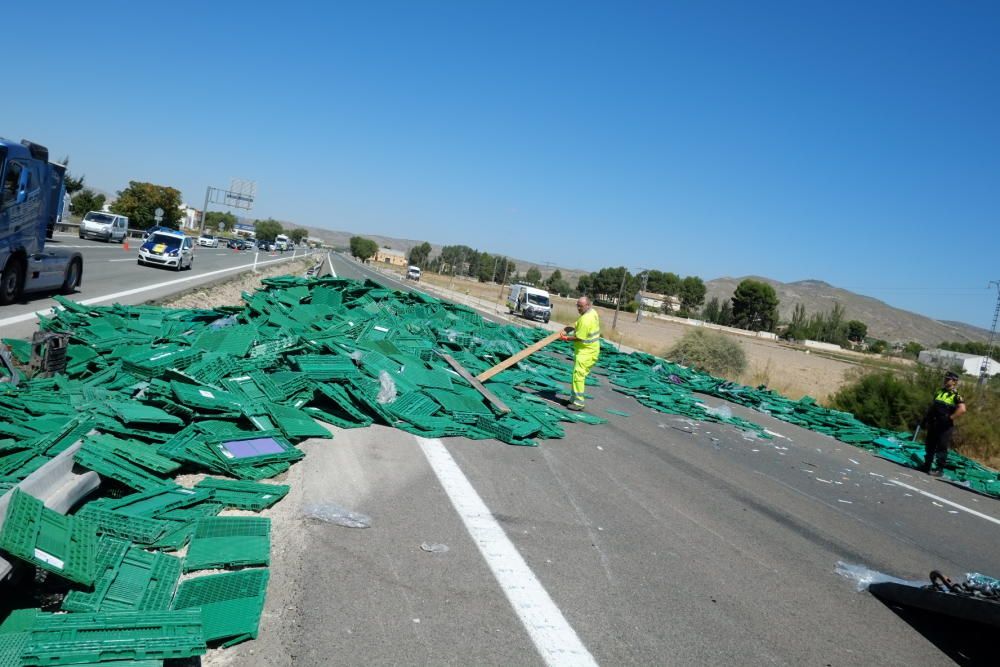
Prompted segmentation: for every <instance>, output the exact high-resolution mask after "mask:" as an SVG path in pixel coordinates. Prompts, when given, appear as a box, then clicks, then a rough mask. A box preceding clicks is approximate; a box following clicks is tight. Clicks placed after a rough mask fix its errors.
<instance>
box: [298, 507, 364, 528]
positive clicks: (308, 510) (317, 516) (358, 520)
mask: <svg viewBox="0 0 1000 667" xmlns="http://www.w3.org/2000/svg"><path fill="white" fill-rule="evenodd" d="M302 516H304V517H305V518H307V519H314V520H316V521H322V522H324V523H332V524H335V525H337V526H343V527H344V528H371V525H372V519H371V517H370V516H368V515H367V514H362V513H361V512H354V511H352V510H349V509H347V508H344V507H341V506H340V505H337V504H336V503H312V504H310V505H306V506H305V507H304V508H303V509H302Z"/></svg>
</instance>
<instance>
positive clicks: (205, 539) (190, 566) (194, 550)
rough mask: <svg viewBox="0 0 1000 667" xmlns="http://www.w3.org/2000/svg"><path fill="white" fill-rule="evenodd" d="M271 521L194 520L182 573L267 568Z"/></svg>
mask: <svg viewBox="0 0 1000 667" xmlns="http://www.w3.org/2000/svg"><path fill="white" fill-rule="evenodd" d="M270 536H271V520H270V519H266V518H263V517H252V516H220V517H208V518H204V519H198V521H196V522H195V526H194V536H193V537H192V538H191V544H190V545H189V546H188V552H187V557H186V558H185V560H184V571H185V572H191V571H193V570H205V569H209V568H224V567H242V566H249V565H267V564H268V563H269V562H270V558H271V537H270Z"/></svg>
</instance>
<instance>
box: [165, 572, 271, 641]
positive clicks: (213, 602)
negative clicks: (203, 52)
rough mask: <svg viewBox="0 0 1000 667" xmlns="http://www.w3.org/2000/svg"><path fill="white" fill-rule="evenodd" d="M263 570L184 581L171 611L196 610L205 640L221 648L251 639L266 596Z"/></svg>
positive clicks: (266, 573)
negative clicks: (218, 643)
mask: <svg viewBox="0 0 1000 667" xmlns="http://www.w3.org/2000/svg"><path fill="white" fill-rule="evenodd" d="M267 581H268V571H267V570H266V569H252V570H243V571H241V572H227V573H224V574H210V575H207V576H204V577H196V578H194V579H188V580H186V581H184V582H183V583H182V584H181V585H180V587H179V588H178V589H177V597H176V599H175V600H174V605H173V608H174V609H200V610H201V614H202V623H203V624H204V633H205V640H206V641H208V642H216V641H220V640H227V641H226V642H225V644H223V645H224V646H231V645H233V644H235V643H237V642H240V641H243V640H246V639H254V638H256V637H257V630H258V627H259V625H260V615H261V611H262V610H263V608H264V598H265V594H266V592H267Z"/></svg>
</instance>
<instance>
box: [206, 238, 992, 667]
mask: <svg viewBox="0 0 1000 667" xmlns="http://www.w3.org/2000/svg"><path fill="white" fill-rule="evenodd" d="M334 266H335V267H336V270H337V272H338V274H339V275H342V276H345V277H376V279H379V280H384V278H383V277H381V276H374V274H372V273H371V272H370V271H369V270H367V269H366V268H364V267H361V266H359V265H358V264H356V263H355V262H353V261H350V260H346V259H344V258H342V257H337V256H335V259H334ZM390 284H392V285H393V286H396V287H401V286H402V287H405V288H410V287H412V286H413V285H412V284H405V285H403V284H400V283H398V282H392V281H390ZM588 391H590V389H589V388H588ZM592 393H593V395H594V398H593V399H592V400H591V401H589V403H588V410H589V411H591V412H593V413H596V414H599V415H601V416H604V417H607V418H608V420H609V422H608V423H607V424H605V425H601V426H586V425H580V424H570V425H568V426H567V428H566V431H567V437H566V438H565V439H561V440H550V441H545V442H543V443H541V445H540V446H539V447H537V448H523V447H513V446H509V445H504V444H500V443H497V442H495V441H486V442H473V441H469V440H465V439H463V438H450V439H446V440H444V441H440V442H439V441H420V440H418V439H417V438H414V437H413V436H411V435H409V434H406V433H403V432H400V431H396V430H393V429H388V428H380V427H372V428H368V429H357V430H349V431H341V430H337V431H336V434H335V439H334V440H333V441H332V442H330V441H315V442H311V443H308V444H307V445H306V449H307V451H308V456H307V458H306V459H305V461H304V462H302V463H301V464H299V465H300V466H302V468H301V469H300V470H299V471H298V473H297V474H300V475H301V476H302V480H301V482H300V483H299V484H298V487H299V488H300V489H301V491H300V495H299V496H297V497H295V498H291V497H290V500H289V501H287V502H289V505H286V509H285V511H288V512H291V513H292V514H293V515H294V520H293V522H292V523H293V525H294V528H295V530H294V531H289V532H287V533H285V534H284V537H280V538H276V542H275V549H276V550H277V552H278V555H277V556H276V557H275V559H274V562H272V584H271V588H270V590H269V593H268V603H267V607H266V610H265V620H264V623H263V626H262V634H261V637H260V639H259V640H258V641H256V642H253V643H249V644H245V645H242V646H238V647H236V648H234V649H230V650H229V651H227V656H226V657H225V661H226V662H229V663H230V664H241V665H242V664H248V665H249V664H253V665H290V664H295V665H327V664H367V665H398V664H407V665H424V664H434V665H470V664H476V665H500V664H504V665H507V664H518V665H522V664H526V665H531V664H550V665H551V664H557V665H583V664H594V663H597V664H603V665H626V664H628V665H732V664H749V665H764V664H775V665H871V664H880V665H908V666H913V665H943V664H951V663H952V658H954V659H956V660H959V661H960V662H961V661H964V660H963V659H962V657H961V655H959V654H958V653H956V652H955V651H956V649H955V648H954V646H953V645H952V644H951V639H952V638H951V637H950V636H949V635H948V633H947V632H943V631H941V629H940V628H930V629H928V627H927V626H926V623H925V621H926V619H921V618H913V617H907V619H908V620H907V619H904V617H903V616H901V615H900V614H897V613H896V612H894V611H893V610H892V609H890V608H889V607H887V606H886V605H884V604H882V603H881V602H879V601H878V600H876V599H875V598H874V597H872V596H870V595H869V594H868V593H863V592H857V591H856V589H855V587H854V582H852V581H850V580H848V579H846V578H844V577H842V576H840V575H838V574H836V573H835V568H836V565H837V563H838V561H845V562H848V563H854V564H863V565H866V566H869V567H872V568H874V569H877V570H880V571H883V572H886V573H889V574H891V575H894V576H897V577H902V578H913V579H925V578H926V576H927V573H928V572H929V571H930V570H932V569H940V570H942V571H944V572H946V573H948V574H951V575H953V576H957V577H959V578H961V576H962V575H963V574H964V573H966V572H968V571H980V572H985V573H992V574H993V575H996V574H997V573H1000V550H998V549H997V545H998V543H1000V541H998V537H1000V502H998V501H996V500H992V499H989V498H985V497H981V496H977V495H975V494H972V493H970V492H967V491H965V490H962V489H959V488H956V487H953V486H951V485H948V484H945V483H942V482H940V481H937V480H932V479H931V478H929V477H926V476H923V475H920V474H917V473H914V472H912V471H910V470H907V469H904V468H900V467H898V466H896V465H894V464H892V463H890V462H888V461H885V460H882V459H878V458H875V457H873V456H871V455H869V454H867V453H866V452H864V451H862V450H859V449H855V448H853V447H850V446H849V445H845V444H842V443H839V442H837V441H835V440H833V439H831V438H828V437H826V436H822V435H818V434H815V433H812V432H809V431H806V430H804V429H801V428H797V427H794V426H791V425H788V424H785V423H783V422H779V421H777V420H774V419H772V418H770V417H768V416H766V415H763V414H759V413H755V412H752V411H749V410H745V409H743V408H740V407H738V406H730V407H731V409H732V411H733V413H734V414H738V415H741V416H744V417H747V418H748V419H751V420H753V421H756V422H757V423H759V424H762V425H763V426H765V427H766V428H768V429H770V430H771V431H773V432H774V433H775V434H777V436H776V437H775V438H774V440H772V441H762V440H755V439H750V438H749V436H747V435H745V434H744V433H742V432H741V431H739V430H737V429H734V428H732V427H728V426H721V425H717V424H711V423H701V422H694V421H690V420H687V419H684V418H681V417H677V416H672V415H667V414H661V413H656V412H653V411H652V410H650V409H648V408H645V407H643V406H641V405H639V404H638V403H636V402H634V401H633V400H631V399H630V398H628V397H626V396H623V395H621V394H617V393H615V392H613V391H612V390H611V389H610V388H609V387H608V386H607V383H606V382H604V383H603V386H601V387H599V388H596V389H595V390H594V391H593V392H592ZM706 400H708V402H709V403H710V404H712V405H721V404H722V402H721V401H718V400H716V399H710V398H709V399H706ZM608 409H617V410H622V411H625V412H627V413H628V414H629V416H628V417H622V416H617V415H613V414H609V413H607V410H608ZM904 485H905V486H904ZM293 488H295V485H293ZM927 494H930V495H927ZM314 503H335V504H337V505H339V506H342V507H346V508H349V509H351V510H355V511H359V512H363V513H365V514H367V515H369V516H370V517H371V519H372V526H371V528H369V529H365V530H357V529H350V528H344V527H341V526H336V525H332V524H327V523H321V522H314V521H303V520H301V519H302V511H304V508H305V507H306V506H307V505H309V504H314ZM477 503H481V504H477ZM949 503H951V504H949ZM421 544H426V545H428V546H429V545H433V544H444V545H446V546H447V547H448V550H447V551H444V552H433V551H431V552H428V551H425V550H424V549H421ZM949 652H950V653H949ZM964 662H968V661H964Z"/></svg>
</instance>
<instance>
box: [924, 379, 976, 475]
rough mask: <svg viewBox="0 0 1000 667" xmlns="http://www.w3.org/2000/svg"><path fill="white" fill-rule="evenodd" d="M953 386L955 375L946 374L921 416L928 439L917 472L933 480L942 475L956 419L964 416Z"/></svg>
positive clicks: (960, 402)
mask: <svg viewBox="0 0 1000 667" xmlns="http://www.w3.org/2000/svg"><path fill="white" fill-rule="evenodd" d="M956 386H958V375H956V374H955V373H952V372H948V373H947V374H946V375H945V376H944V387H942V388H941V389H939V390H938V392H937V393H936V394H934V402H933V403H931V406H930V408H928V409H927V415H926V416H925V417H924V427H925V428H926V429H927V436H926V438H925V439H924V447H925V454H924V465H923V466H921V468H920V470H921V471H922V472H925V473H929V474H931V475H933V476H935V477H940V476H941V471H942V470H943V469H944V463H945V460H946V459H947V458H948V446H949V445H950V444H951V434H952V432H953V431H954V427H955V420H956V419H958V418H959V417H961V416H962V415H963V414H965V401H964V400H963V399H962V396H961V395H960V394H959V393H958V392H957V391H956V390H955V387H956ZM933 464H936V465H937V470H932V468H933Z"/></svg>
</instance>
